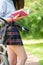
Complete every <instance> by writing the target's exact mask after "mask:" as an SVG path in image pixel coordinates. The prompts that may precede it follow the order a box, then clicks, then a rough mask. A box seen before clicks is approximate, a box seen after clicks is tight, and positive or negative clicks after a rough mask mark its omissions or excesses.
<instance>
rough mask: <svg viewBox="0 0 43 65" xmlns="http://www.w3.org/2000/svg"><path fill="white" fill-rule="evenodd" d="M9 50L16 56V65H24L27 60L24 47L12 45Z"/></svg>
mask: <svg viewBox="0 0 43 65" xmlns="http://www.w3.org/2000/svg"><path fill="white" fill-rule="evenodd" d="M11 48H12V50H13V51H14V52H15V53H16V55H17V59H18V60H17V65H24V64H25V61H26V59H27V56H26V53H25V50H24V47H23V46H21V45H14V46H12V47H11Z"/></svg>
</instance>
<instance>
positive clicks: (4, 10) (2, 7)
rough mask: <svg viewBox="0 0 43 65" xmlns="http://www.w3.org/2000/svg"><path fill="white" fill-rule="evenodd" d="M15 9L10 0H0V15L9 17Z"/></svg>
mask: <svg viewBox="0 0 43 65" xmlns="http://www.w3.org/2000/svg"><path fill="white" fill-rule="evenodd" d="M14 11H16V9H15V8H14V4H13V1H12V0H0V17H4V18H7V17H11V14H12V12H14Z"/></svg>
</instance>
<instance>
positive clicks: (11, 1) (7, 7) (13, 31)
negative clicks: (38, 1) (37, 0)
mask: <svg viewBox="0 0 43 65" xmlns="http://www.w3.org/2000/svg"><path fill="white" fill-rule="evenodd" d="M23 7H24V0H1V1H0V17H3V18H4V19H5V20H7V21H8V22H12V21H14V20H19V19H21V18H23V17H19V14H18V15H17V16H15V17H12V16H11V14H12V12H14V11H16V10H18V9H21V8H23ZM11 35H12V37H11V39H9V41H7V43H6V44H7V53H8V60H9V64H10V65H16V64H17V65H24V63H25V61H26V58H27V56H26V53H25V50H24V47H23V43H22V40H21V37H20V33H19V31H18V28H17V26H9V27H8V30H7V33H6V37H5V40H4V43H5V42H6V40H7V39H8V38H9V37H10V36H11Z"/></svg>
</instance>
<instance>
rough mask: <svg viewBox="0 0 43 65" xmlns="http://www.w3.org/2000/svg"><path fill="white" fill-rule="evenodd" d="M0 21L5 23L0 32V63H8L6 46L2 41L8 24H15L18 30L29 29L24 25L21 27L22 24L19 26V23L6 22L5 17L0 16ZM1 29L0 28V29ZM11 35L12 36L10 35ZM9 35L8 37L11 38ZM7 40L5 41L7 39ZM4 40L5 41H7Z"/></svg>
mask: <svg viewBox="0 0 43 65" xmlns="http://www.w3.org/2000/svg"><path fill="white" fill-rule="evenodd" d="M0 21H1V22H2V23H3V25H5V24H6V25H5V28H4V33H3V31H2V32H1V33H3V34H2V40H1V41H0V65H9V62H8V55H7V53H6V52H7V48H6V45H3V41H4V37H5V34H6V30H7V28H8V26H10V25H13V26H14V25H16V26H18V28H19V29H20V30H23V31H26V32H27V31H29V30H28V29H27V28H24V27H22V26H20V25H18V24H17V23H16V22H15V23H14V24H11V23H8V22H7V21H6V20H5V19H3V18H1V17H0ZM1 30H2V29H1ZM11 37H12V36H11ZM11 37H10V38H11ZM10 38H8V40H9V39H10ZM8 40H7V41H8ZM7 41H6V42H7Z"/></svg>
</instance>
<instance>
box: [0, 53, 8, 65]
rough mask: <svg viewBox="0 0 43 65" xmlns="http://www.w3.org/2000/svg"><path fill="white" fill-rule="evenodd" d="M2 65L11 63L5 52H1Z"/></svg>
mask: <svg viewBox="0 0 43 65" xmlns="http://www.w3.org/2000/svg"><path fill="white" fill-rule="evenodd" d="M0 65H9V62H8V58H7V57H6V56H5V55H4V54H0Z"/></svg>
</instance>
